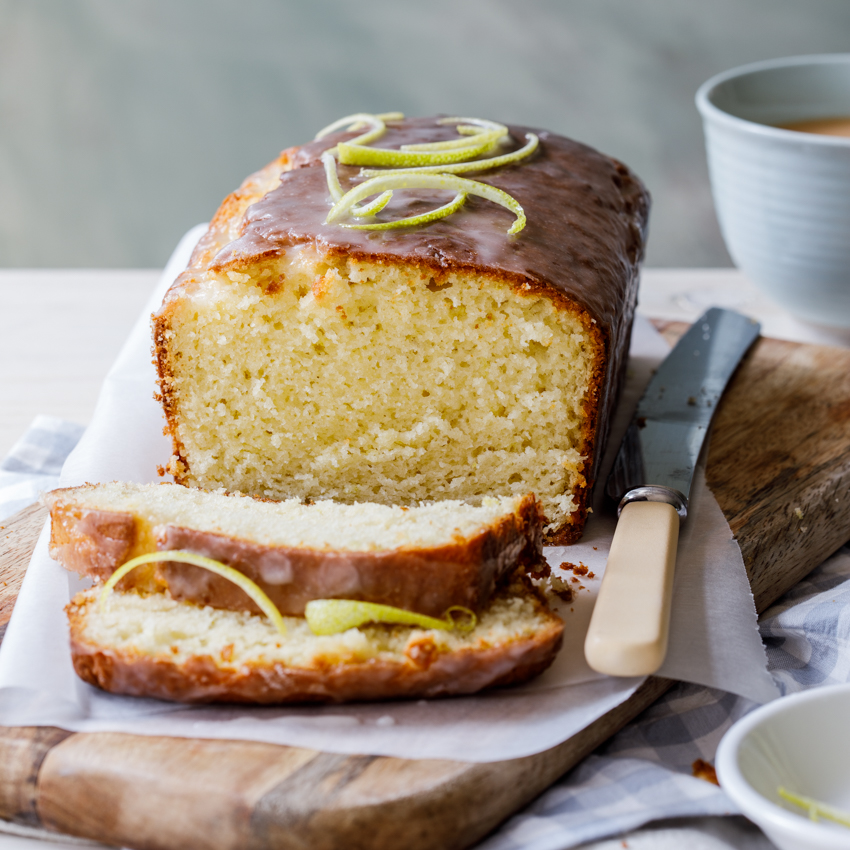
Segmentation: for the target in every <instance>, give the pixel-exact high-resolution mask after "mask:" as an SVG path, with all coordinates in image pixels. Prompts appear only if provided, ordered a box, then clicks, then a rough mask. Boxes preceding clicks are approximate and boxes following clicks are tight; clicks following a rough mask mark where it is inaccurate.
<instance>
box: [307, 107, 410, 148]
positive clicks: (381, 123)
mask: <svg viewBox="0 0 850 850" xmlns="http://www.w3.org/2000/svg"><path fill="white" fill-rule="evenodd" d="M403 118H404V115H403V114H402V113H401V112H384V113H383V114H381V115H372V114H370V113H368V112H357V113H355V114H354V115H346V116H345V118H340V119H339V120H338V121H334V122H333V123H332V124H328V126H327V127H324V128H323V129H321V130H319V132H318V133H316V141H318V140H319V139H322V138H324V137H325V136H329V135H330V134H331V133H335V132H337V131H338V130H345V129H349V130H359V129H360V128H361V127H364V126H366V127H369V128H370V129H369V131H368V132H366V133H363V134H362V135H360V136H357V137H356V138H354V139H352V140H351V142H352V143H354V144H360V145H368V144H370V143H371V142H374V141H375V140H376V139H380V138H381V136H383V135H384V133H385V132H386V130H387V126H386V123H385V122H387V121H401V120H402V119H403Z"/></svg>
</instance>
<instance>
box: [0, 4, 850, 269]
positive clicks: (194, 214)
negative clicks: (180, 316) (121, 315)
mask: <svg viewBox="0 0 850 850" xmlns="http://www.w3.org/2000/svg"><path fill="white" fill-rule="evenodd" d="M848 49H850V2H848V0H711V2H706V0H583V1H582V2H578V0H560V1H559V0H525V2H523V0H428V2H416V3H414V2H407V0H356V2H354V0H349V2H345V0H312V2H308V0H301V1H300V2H296V0H288V2H286V0H242V2H233V0H0V266H5V267H15V266H18V267H21V266H90V267H98V266H102V267H108V266H142V267H149V266H160V265H162V264H163V263H164V262H165V260H166V259H167V257H168V255H169V253H170V252H171V249H172V248H173V247H174V245H175V244H176V242H177V240H178V238H179V237H180V235H181V234H182V233H183V232H184V231H185V230H186V229H187V228H189V227H190V226H191V225H193V224H195V223H197V222H199V221H203V220H206V219H208V218H209V216H210V215H211V214H212V212H213V211H214V210H215V208H216V207H217V205H218V203H219V202H220V201H221V199H222V198H223V197H224V195H226V194H227V193H228V192H229V191H230V190H232V189H233V188H235V187H236V186H237V185H238V184H239V182H240V181H241V180H242V178H243V177H244V176H245V175H247V174H248V173H249V172H251V171H253V170H255V169H257V168H258V167H260V166H262V165H263V164H265V163H266V162H267V161H268V160H270V159H271V158H272V157H273V156H274V155H275V154H276V153H277V151H278V150H280V149H281V148H284V147H287V146H289V145H292V144H297V143H299V142H303V141H306V140H307V139H309V138H311V137H312V136H313V134H314V133H315V132H316V130H317V129H319V128H320V127H322V126H324V125H325V124H327V123H328V122H330V121H332V120H333V119H335V118H337V117H340V116H342V115H345V114H348V113H351V112H355V111H360V110H367V111H386V110H402V111H405V112H407V113H408V114H431V113H435V112H448V113H457V114H463V115H477V116H480V117H490V118H495V119H498V120H502V121H507V122H520V123H526V124H530V125H534V126H542V127H548V128H549V129H552V130H555V131H558V132H561V133H565V134H567V135H572V136H574V137H576V138H579V139H581V140H582V141H585V142H588V143H590V144H592V145H594V146H596V147H598V148H600V149H602V150H604V151H606V152H607V153H610V154H612V155H614V156H617V157H619V158H620V159H623V160H624V161H625V162H627V163H628V164H629V165H630V166H632V167H633V168H634V169H635V170H636V171H637V172H638V173H639V174H640V175H641V176H642V177H643V179H644V180H645V181H646V183H647V184H648V185H649V187H650V189H651V191H652V192H653V195H654V198H655V206H654V211H653V218H652V223H651V237H650V246H649V252H648V258H647V259H648V263H649V264H650V265H655V266H708V265H728V264H729V262H730V261H729V258H728V255H727V254H726V251H725V249H724V248H723V245H722V241H721V239H720V235H719V232H718V229H717V225H716V222H715V220H714V212H713V207H712V203H711V197H710V192H709V187H708V177H707V172H706V167H705V160H704V152H703V145H702V135H701V127H700V122H699V117H698V115H697V113H696V110H695V108H694V106H693V95H694V92H695V90H696V88H697V87H698V85H699V84H700V83H701V82H702V81H703V80H705V79H706V78H707V77H709V76H711V75H712V74H714V73H716V72H718V71H721V70H724V69H726V68H729V67H732V66H735V65H739V64H743V63H746V62H751V61H755V60H758V59H765V58H770V57H775V56H782V55H793V54H800V53H820V52H843V51H847V50H848Z"/></svg>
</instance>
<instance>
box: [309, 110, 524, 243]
mask: <svg viewBox="0 0 850 850" xmlns="http://www.w3.org/2000/svg"><path fill="white" fill-rule="evenodd" d="M403 117H404V116H403V115H402V114H401V113H398V112H396V113H384V114H381V115H371V114H369V113H365V112H360V113H356V114H354V115H348V116H346V117H345V118H340V119H339V120H338V121H334V122H333V124H329V125H328V126H327V127H325V128H324V129H323V130H321V131H320V132H319V133H318V134H317V136H316V138H317V139H321V138H323V137H324V136H326V135H328V134H329V133H333V132H336V131H338V130H341V129H344V128H348V129H349V130H351V131H356V130H358V129H360V128H361V127H363V126H368V127H369V128H370V129H369V130H368V131H367V132H366V133H362V134H361V135H359V136H357V137H356V138H354V139H351V140H349V141H348V142H340V143H339V144H338V145H336V146H335V147H333V148H330V149H329V150H326V151H325V152H324V153H323V154H322V156H321V160H322V163H323V165H324V168H325V175H326V178H327V183H328V191H329V193H330V195H331V199H332V201H333V204H332V207H331V210H330V212H329V213H328V216H327V218H326V219H325V223H326V224H330V223H332V222H338V223H339V224H340V225H341V226H342V227H348V228H351V229H355V230H394V229H397V228H401V227H412V226H415V225H422V224H428V223H429V222H432V221H436V220H438V219H441V218H445V217H446V216H449V215H451V214H452V213H454V212H456V211H457V210H459V209H460V208H461V206H463V204H464V202H465V200H466V197H467V195H476V196H478V197H481V198H485V199H487V200H489V201H493V202H494V203H497V204H499V205H501V206H503V207H505V208H506V209H509V210H510V211H511V212H513V213H514V215H515V216H516V221H515V222H514V223H513V225H512V226H511V227H510V229H509V230H508V234H510V235H513V234H516V233H519V232H520V231H521V230H522V229H523V228H524V227H525V224H526V217H525V212H524V210H523V208H522V206H521V205H520V204H519V202H518V201H517V200H516V199H515V198H513V197H512V196H511V195H509V194H508V193H507V192H504V191H503V190H501V189H497V188H496V187H495V186H491V185H489V184H487V183H482V182H480V181H477V180H467V179H465V178H461V177H457V176H456V175H458V174H461V173H465V172H469V171H487V170H489V169H492V168H499V167H501V166H504V165H511V164H513V163H516V162H520V161H521V160H523V159H525V158H526V157H528V156H530V155H531V154H532V153H534V151H535V150H537V147H538V145H539V142H540V140H539V139H538V137H537V136H536V135H535V134H534V133H528V134H526V144H525V145H524V146H523V147H522V148H520V149H519V150H516V151H513V152H512V153H509V154H502V155H500V156H492V157H489V158H486V159H476V157H481V156H484V155H486V154H488V153H490V152H491V151H492V150H493V149H494V148H496V147H497V146H499V145H501V144H503V143H504V142H506V141H507V140H508V139H509V138H510V135H509V133H508V128H507V127H506V126H505V125H504V124H499V123H497V122H495V121H487V120H484V119H480V118H460V117H454V118H443V119H440V121H439V122H438V123H440V124H454V125H455V130H456V131H457V133H458V138H457V139H451V140H448V141H442V142H427V143H422V144H410V145H402V146H401V147H400V148H399V149H398V150H396V149H390V148H375V147H370V143H371V142H373V141H375V139H377V138H379V137H380V136H381V135H382V134H383V133H384V132H385V130H386V124H385V122H386V121H395V120H401V119H402V118H403ZM337 159H338V160H339V162H340V163H341V164H342V165H360V166H370V165H371V166H380V167H379V168H377V169H370V168H363V169H361V172H360V176H361V177H366V178H369V179H367V180H366V182H365V183H361V184H360V185H358V186H355V187H354V188H353V189H351V190H350V191H348V192H344V190H343V188H342V185H341V183H340V180H339V174H338V171H337ZM411 175H417V176H416V178H415V180H411ZM419 188H433V189H448V190H453V191H454V192H455V197H454V198H453V199H452V200H451V201H449V202H448V203H446V204H443V206H441V207H438V208H437V209H434V210H430V211H429V212H427V213H422V214H421V215H413V216H408V217H406V218H402V219H397V220H395V221H371V222H369V223H365V224H353V223H343V222H341V221H339V219H340V218H341V217H342V216H344V215H346V214H347V215H351V216H354V217H356V218H364V217H371V216H375V215H376V214H377V213H379V212H380V211H381V210H383V209H384V207H386V206H387V204H388V203H389V201H390V200H391V198H392V193H393V190H395V189H419ZM372 196H376V197H374V198H373V200H371V201H369V202H368V203H366V204H364V205H363V206H358V204H359V202H360V201H363V200H366V199H367V198H370V197H372Z"/></svg>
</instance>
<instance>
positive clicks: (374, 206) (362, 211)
mask: <svg viewBox="0 0 850 850" xmlns="http://www.w3.org/2000/svg"><path fill="white" fill-rule="evenodd" d="M392 196H393V193H392V192H391V191H390V190H387V191H386V192H383V193H382V194H380V195H378V197H377V198H375V200H374V201H370V202H369V203H368V204H363V206H362V207H352V208H351V214H352V215H357V216H365V215H375V214H376V213H379V212H380V211H381V210H382V209H383V208H384V207H385V206H386V205H387V204H388V203H389V202H390V200H391V199H392Z"/></svg>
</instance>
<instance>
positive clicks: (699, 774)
mask: <svg viewBox="0 0 850 850" xmlns="http://www.w3.org/2000/svg"><path fill="white" fill-rule="evenodd" d="M691 772H692V773H693V775H694V776H695V777H696V778H697V779H704V780H705V781H706V782H710V783H711V784H712V785H717V786H718V788H719V787H720V783H719V782H718V781H717V771H716V770H715V769H714V765H713V764H709V763H708V762H707V761H704V760H703V759H697V760H696V761H695V762H694V763H693V764H692V765H691Z"/></svg>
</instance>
